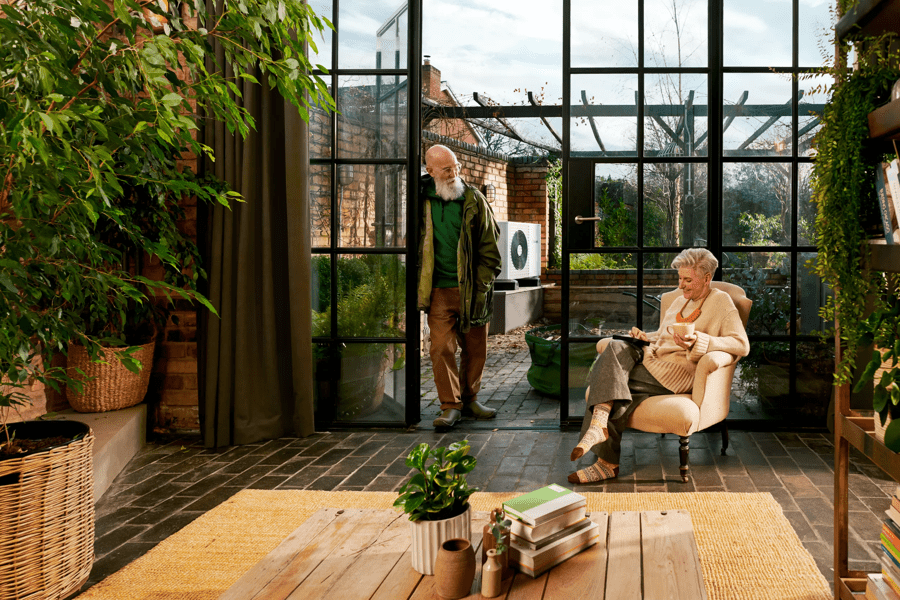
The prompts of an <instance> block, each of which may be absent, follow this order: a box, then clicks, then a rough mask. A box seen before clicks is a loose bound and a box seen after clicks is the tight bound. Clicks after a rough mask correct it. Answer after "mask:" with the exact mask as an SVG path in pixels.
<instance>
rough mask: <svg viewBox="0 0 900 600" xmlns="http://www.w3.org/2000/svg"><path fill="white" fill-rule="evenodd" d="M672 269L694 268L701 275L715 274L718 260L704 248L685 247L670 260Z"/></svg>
mask: <svg viewBox="0 0 900 600" xmlns="http://www.w3.org/2000/svg"><path fill="white" fill-rule="evenodd" d="M672 268H673V269H685V268H687V269H694V270H695V271H697V272H698V273H700V274H701V275H710V276H712V275H715V274H716V269H717V268H719V261H718V260H717V259H716V257H715V256H714V255H713V253H712V252H710V251H709V250H707V249H706V248H686V249H684V250H682V251H681V253H679V254H678V256H676V257H675V260H673V261H672Z"/></svg>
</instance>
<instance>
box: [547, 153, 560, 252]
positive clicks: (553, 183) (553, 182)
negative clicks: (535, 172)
mask: <svg viewBox="0 0 900 600" xmlns="http://www.w3.org/2000/svg"><path fill="white" fill-rule="evenodd" d="M545 179H546V181H547V198H548V200H549V201H550V211H551V213H552V214H553V216H554V220H553V223H554V227H553V229H554V231H553V243H552V244H551V245H550V248H549V249H548V252H547V253H548V256H547V264H548V265H549V266H550V267H551V268H557V269H558V268H560V267H561V266H562V159H561V158H554V159H552V160H550V164H549V166H548V168H547V176H546V178H545Z"/></svg>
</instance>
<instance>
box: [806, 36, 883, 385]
mask: <svg viewBox="0 0 900 600" xmlns="http://www.w3.org/2000/svg"><path fill="white" fill-rule="evenodd" d="M890 39H891V37H889V36H886V37H883V38H879V39H875V40H867V42H866V47H865V52H862V53H861V58H860V59H859V63H858V66H857V68H856V69H855V70H847V69H844V68H842V65H841V64H839V65H838V66H837V67H835V68H831V69H825V70H824V71H825V73H826V74H829V75H832V76H833V77H834V80H835V85H834V88H833V90H832V96H831V100H830V101H829V102H828V104H826V106H825V112H824V114H823V116H822V119H821V122H822V129H821V130H820V131H819V133H818V134H817V135H816V150H817V152H818V154H817V156H816V157H815V159H814V162H813V174H814V178H813V200H814V201H815V202H816V203H817V205H818V212H817V216H816V232H817V234H816V244H817V246H818V257H817V260H816V263H815V270H816V273H817V274H818V275H819V276H820V277H821V278H822V279H823V280H824V281H826V282H827V283H829V284H830V285H831V286H832V288H834V291H835V294H834V298H833V299H830V301H829V303H828V306H826V308H825V311H824V313H823V316H824V317H825V318H828V319H835V318H836V319H837V320H838V322H839V323H840V325H841V330H840V336H841V343H842V345H843V347H844V349H845V350H844V352H843V355H842V360H841V363H840V364H839V365H838V368H837V369H836V372H835V380H836V383H838V384H843V383H848V382H849V381H850V380H851V378H852V372H853V368H854V366H855V359H856V353H857V350H858V349H859V348H860V347H861V346H862V345H863V344H864V343H865V340H864V339H863V336H864V328H863V327H862V323H863V321H864V316H865V315H864V313H865V308H866V300H867V298H871V297H872V296H873V295H876V296H877V295H878V292H879V291H880V290H879V288H880V285H879V278H875V277H861V276H860V275H861V273H862V270H863V265H864V264H865V260H866V258H867V257H866V256H865V254H864V253H866V252H868V246H867V245H866V243H865V239H866V231H865V228H864V226H865V223H866V222H868V221H872V220H873V218H877V212H876V211H877V205H876V200H875V198H876V195H875V173H876V169H877V168H881V167H880V165H881V162H882V160H883V158H884V154H883V149H882V148H880V147H879V146H877V145H876V144H871V143H869V127H868V115H869V113H870V112H872V111H873V110H874V109H875V108H876V107H878V106H879V105H881V104H883V103H885V102H887V100H888V99H889V97H890V88H891V85H892V84H893V83H894V82H895V81H896V80H897V79H898V77H900V70H898V57H897V55H896V53H890V52H889V51H888V47H889V43H890ZM848 50H849V48H848V47H847V46H846V45H845V46H844V47H842V48H841V53H840V55H841V56H846V55H847V52H848Z"/></svg>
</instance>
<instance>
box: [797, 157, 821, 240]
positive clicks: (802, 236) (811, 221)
mask: <svg viewBox="0 0 900 600" xmlns="http://www.w3.org/2000/svg"><path fill="white" fill-rule="evenodd" d="M797 169H798V175H799V177H798V179H797V186H798V188H799V189H798V190H797V215H798V216H797V245H799V246H814V245H815V244H816V211H817V210H818V207H817V205H816V203H815V202H813V195H812V164H810V163H800V164H799V165H797Z"/></svg>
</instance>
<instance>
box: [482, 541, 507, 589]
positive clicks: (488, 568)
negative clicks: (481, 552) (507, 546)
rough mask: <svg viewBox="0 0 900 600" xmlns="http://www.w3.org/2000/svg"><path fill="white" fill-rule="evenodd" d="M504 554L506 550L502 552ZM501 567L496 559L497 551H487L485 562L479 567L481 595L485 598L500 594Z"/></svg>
mask: <svg viewBox="0 0 900 600" xmlns="http://www.w3.org/2000/svg"><path fill="white" fill-rule="evenodd" d="M504 554H506V552H504ZM502 577H503V567H502V566H501V565H500V561H499V560H497V551H496V550H488V551H487V562H485V563H484V565H483V566H482V567H481V595H482V596H484V597H485V598H494V597H496V596H499V595H500V590H501V588H502V587H503V586H502Z"/></svg>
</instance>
